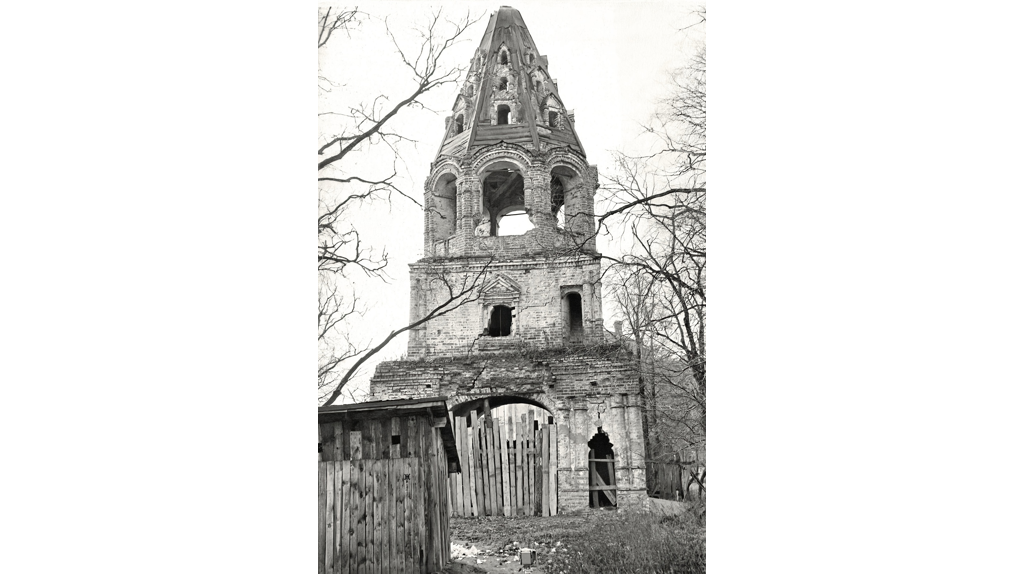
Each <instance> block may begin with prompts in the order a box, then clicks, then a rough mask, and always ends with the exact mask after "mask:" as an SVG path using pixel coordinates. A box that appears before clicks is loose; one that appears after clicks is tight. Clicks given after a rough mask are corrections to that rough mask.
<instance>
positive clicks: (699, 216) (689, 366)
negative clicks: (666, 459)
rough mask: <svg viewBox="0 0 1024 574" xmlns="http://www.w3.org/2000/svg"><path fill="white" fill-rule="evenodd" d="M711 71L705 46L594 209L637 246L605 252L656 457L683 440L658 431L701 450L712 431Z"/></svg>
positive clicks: (677, 76) (676, 78)
mask: <svg viewBox="0 0 1024 574" xmlns="http://www.w3.org/2000/svg"><path fill="white" fill-rule="evenodd" d="M699 16H700V17H701V22H703V13H702V12H701V13H699ZM705 71H706V65H705V49H704V47H703V44H702V45H701V46H700V47H699V49H698V50H697V52H696V54H695V55H694V56H693V57H692V59H691V60H690V61H689V62H687V64H686V65H685V66H683V67H682V68H680V69H679V70H678V71H677V72H675V73H674V74H673V76H672V80H673V81H672V92H671V96H670V97H668V98H667V99H665V100H664V101H663V102H661V106H660V108H659V110H658V112H657V113H656V114H655V116H654V118H653V120H652V121H651V122H650V123H649V124H648V125H647V126H645V129H644V132H645V134H646V136H647V137H648V139H649V140H653V141H655V142H656V147H655V149H654V150H653V151H652V152H650V153H648V154H645V155H629V154H626V153H619V154H617V158H616V166H615V168H616V169H615V170H614V171H613V174H612V175H611V176H610V177H608V178H607V181H606V182H605V183H604V184H603V188H604V192H605V196H604V199H605V201H606V202H607V204H608V205H609V206H610V207H609V209H608V210H607V211H606V212H605V213H603V214H601V215H600V216H598V217H597V223H598V231H599V232H602V231H603V232H605V233H609V232H612V233H617V234H618V237H619V239H620V240H621V241H623V243H625V244H627V245H629V246H630V249H628V250H627V251H626V252H625V253H624V254H623V255H620V256H609V255H605V256H603V257H604V258H605V259H606V260H609V261H610V262H611V265H610V266H609V273H610V274H611V275H612V276H613V277H615V280H614V281H612V282H611V283H612V284H613V285H614V289H615V296H616V299H617V301H618V302H619V306H620V308H621V309H622V311H623V313H624V315H625V316H626V320H627V323H628V327H629V329H630V331H631V333H630V335H631V337H632V338H633V340H634V343H635V345H636V351H637V360H638V367H639V368H640V372H641V375H642V377H641V393H642V398H643V400H644V403H645V404H644V409H645V413H646V416H645V423H646V424H647V425H648V427H649V429H648V433H647V434H648V437H649V438H650V437H656V438H658V439H659V440H656V443H655V444H650V443H649V444H648V445H647V447H648V452H649V454H650V455H652V456H654V455H657V454H658V453H657V452H656V451H657V450H660V449H662V448H670V447H671V446H680V445H678V444H676V445H668V444H660V443H661V442H662V441H661V440H660V439H666V441H667V442H670V443H673V442H677V441H683V442H686V443H690V444H687V445H682V446H687V447H691V446H696V447H698V448H699V447H701V446H702V445H703V440H704V436H705V434H704V433H705V430H704V429H705V420H706V402H705V396H706V365H705V339H704V334H705V325H706V314H705V285H706V261H705V260H706V253H705V237H706V184H705V156H706V143H705V133H706V132H705V130H706V107H705ZM659 395H660V396H659ZM655 427H657V428H655ZM680 429H682V431H680ZM683 435H685V437H684V436H683ZM669 437H676V438H669ZM695 443H698V444H695ZM670 450H673V449H671V448H670Z"/></svg>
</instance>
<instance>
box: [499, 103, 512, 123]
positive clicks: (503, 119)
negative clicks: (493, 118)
mask: <svg viewBox="0 0 1024 574" xmlns="http://www.w3.org/2000/svg"><path fill="white" fill-rule="evenodd" d="M510 111H511V110H509V107H508V106H506V105H500V106H498V125H504V124H507V123H508V114H509V112H510Z"/></svg>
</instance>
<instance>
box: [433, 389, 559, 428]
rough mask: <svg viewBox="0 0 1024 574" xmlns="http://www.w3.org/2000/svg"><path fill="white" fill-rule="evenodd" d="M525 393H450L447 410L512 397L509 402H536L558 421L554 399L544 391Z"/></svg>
mask: <svg viewBox="0 0 1024 574" xmlns="http://www.w3.org/2000/svg"><path fill="white" fill-rule="evenodd" d="M526 394H527V393H522V394H520V393H501V392H498V393H493V394H489V395H462V394H459V395H452V396H450V397H448V410H450V411H451V412H453V413H454V412H456V411H458V410H459V409H460V408H461V407H463V406H465V405H466V404H468V403H472V402H475V401H479V400H482V399H493V398H512V399H516V400H514V401H509V403H517V402H518V403H526V404H530V403H537V404H538V405H540V406H541V407H543V408H545V409H547V411H548V413H550V414H551V416H553V417H555V423H556V424H557V423H558V416H557V413H558V405H557V404H556V403H555V401H554V400H552V398H551V397H549V396H547V394H546V393H540V394H539V395H537V396H535V397H529V396H526ZM491 408H495V407H491Z"/></svg>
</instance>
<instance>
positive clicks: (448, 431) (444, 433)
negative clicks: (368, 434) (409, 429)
mask: <svg viewBox="0 0 1024 574" xmlns="http://www.w3.org/2000/svg"><path fill="white" fill-rule="evenodd" d="M445 400H446V397H430V398H425V399H400V400H395V401H370V402H365V403H352V404H348V405H331V406H327V407H320V408H318V409H317V422H318V423H329V422H336V421H342V420H363V419H378V418H389V417H395V416H416V415H420V416H426V417H429V418H430V419H431V421H432V422H433V423H434V425H435V427H436V428H439V429H440V430H441V441H442V443H444V451H445V454H447V455H448V464H449V465H451V464H452V463H453V462H454V464H455V468H456V470H455V472H462V465H461V464H460V463H459V452H458V449H456V447H455V433H454V431H453V430H452V428H453V427H452V421H451V419H449V418H448V403H447V402H445ZM442 419H443V421H444V422H443V426H441V421H442Z"/></svg>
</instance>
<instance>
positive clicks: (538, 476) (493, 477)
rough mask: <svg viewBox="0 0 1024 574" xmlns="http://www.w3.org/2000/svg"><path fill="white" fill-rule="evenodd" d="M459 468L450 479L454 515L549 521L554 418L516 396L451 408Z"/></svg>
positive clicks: (552, 495) (541, 407) (554, 496)
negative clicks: (542, 519)
mask: <svg viewBox="0 0 1024 574" xmlns="http://www.w3.org/2000/svg"><path fill="white" fill-rule="evenodd" d="M451 414H452V418H453V419H454V423H455V425H454V426H455V428H454V431H455V441H456V448H457V449H458V451H459V459H460V461H462V462H463V464H462V467H463V471H462V473H461V474H458V475H452V480H450V481H449V484H450V487H451V501H452V504H451V506H452V508H451V511H452V514H455V515H458V516H551V515H553V514H555V513H556V508H557V488H558V487H557V476H556V475H557V468H558V463H557V460H558V457H557V448H556V443H557V433H556V432H555V421H554V416H553V413H551V412H550V410H548V407H546V406H544V405H543V404H541V403H540V402H538V401H536V400H532V399H528V398H524V397H517V396H506V395H502V396H491V397H480V398H475V399H472V400H468V401H464V402H462V403H459V404H456V405H454V406H452V408H451Z"/></svg>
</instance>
